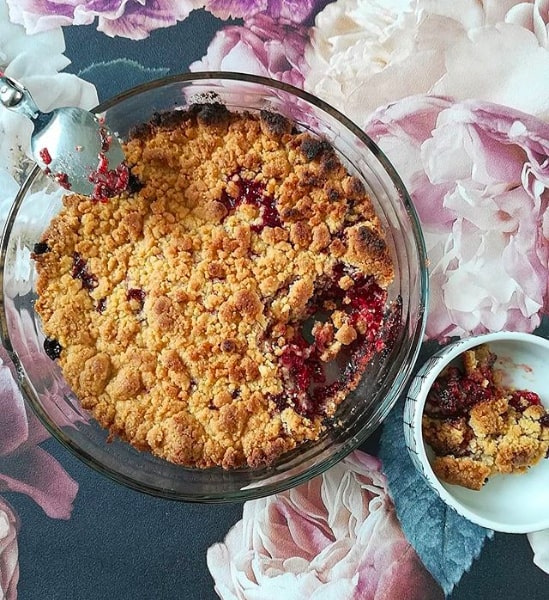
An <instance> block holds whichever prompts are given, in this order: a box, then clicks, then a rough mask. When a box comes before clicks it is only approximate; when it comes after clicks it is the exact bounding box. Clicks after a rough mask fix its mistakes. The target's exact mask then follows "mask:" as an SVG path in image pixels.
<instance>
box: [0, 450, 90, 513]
mask: <svg viewBox="0 0 549 600" xmlns="http://www.w3.org/2000/svg"><path fill="white" fill-rule="evenodd" d="M0 464H1V468H2V473H0V488H3V489H7V490H9V491H11V492H21V493H23V494H26V495H27V496H30V497H31V498H32V499H33V500H34V501H35V502H36V503H37V504H38V505H39V506H40V507H41V508H42V509H43V510H44V512H45V513H46V514H47V515H48V516H49V517H52V518H53V519H68V518H70V514H71V510H72V503H73V501H74V499H75V497H76V493H77V491H78V484H77V483H76V481H74V480H73V479H72V478H71V477H70V476H69V475H68V474H67V473H66V471H65V470H64V469H63V467H62V466H61V465H60V464H59V463H58V462H57V460H55V458H53V457H52V456H51V455H50V454H48V453H47V452H46V451H45V450H43V449H42V448H37V447H35V448H29V449H27V450H26V452H25V453H24V454H21V453H18V454H16V455H12V456H8V457H3V458H2V461H1V463H0Z"/></svg>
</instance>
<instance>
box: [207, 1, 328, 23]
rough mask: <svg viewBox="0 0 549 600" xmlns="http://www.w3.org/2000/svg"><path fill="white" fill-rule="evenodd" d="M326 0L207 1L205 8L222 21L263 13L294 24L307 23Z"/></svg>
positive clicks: (247, 17) (246, 17)
mask: <svg viewBox="0 0 549 600" xmlns="http://www.w3.org/2000/svg"><path fill="white" fill-rule="evenodd" d="M323 4H325V0H206V3H205V8H206V10H207V11H209V12H211V13H212V14H213V15H215V16H216V17H219V18H220V19H230V18H233V19H237V18H243V19H245V20H247V19H249V18H251V17H254V16H256V15H258V14H259V13H263V14H265V15H266V16H268V17H271V18H273V19H284V20H286V21H289V22H292V23H303V22H304V21H306V20H307V19H308V18H309V17H310V16H311V14H312V13H313V12H314V10H315V9H318V6H319V5H323Z"/></svg>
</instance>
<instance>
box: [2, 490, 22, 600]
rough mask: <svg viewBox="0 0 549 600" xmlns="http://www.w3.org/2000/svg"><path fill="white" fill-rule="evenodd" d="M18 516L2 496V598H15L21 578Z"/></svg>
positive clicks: (6, 599) (10, 599)
mask: <svg viewBox="0 0 549 600" xmlns="http://www.w3.org/2000/svg"><path fill="white" fill-rule="evenodd" d="M17 528H18V522H17V517H16V516H15V514H14V512H13V511H12V509H11V507H10V505H9V504H8V503H7V502H6V501H5V500H3V499H2V498H0V598H2V600H15V599H16V598H17V582H18V580H19V561H18V549H17Z"/></svg>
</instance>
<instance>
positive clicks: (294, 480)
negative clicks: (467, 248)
mask: <svg viewBox="0 0 549 600" xmlns="http://www.w3.org/2000/svg"><path fill="white" fill-rule="evenodd" d="M208 80H215V81H217V82H219V81H229V82H231V81H232V82H245V83H255V84H259V85H263V86H267V87H269V88H274V89H276V90H280V91H284V92H288V93H290V94H292V95H294V96H296V97H297V98H299V99H302V100H305V101H306V102H308V103H310V104H312V105H313V106H316V107H318V108H320V109H321V110H323V111H324V112H326V113H327V114H328V115H330V116H332V117H333V118H335V119H336V120H338V121H339V122H340V123H341V124H342V125H343V126H344V127H345V128H347V129H348V130H349V131H350V132H351V133H352V134H353V135H355V136H356V137H357V138H359V139H360V140H361V142H362V143H364V144H365V146H366V147H367V148H368V150H369V151H370V152H371V153H372V155H373V157H374V158H375V159H376V160H377V161H378V162H379V164H380V165H381V167H382V169H383V170H384V171H385V173H386V174H387V175H388V177H389V178H390V180H391V182H392V184H393V185H394V187H395V189H396V190H397V192H398V197H399V200H400V203H401V207H402V208H403V209H404V210H405V213H406V215H407V218H408V220H409V225H410V226H411V239H413V248H414V252H415V253H416V254H417V257H418V264H419V269H418V271H417V273H414V277H415V278H416V279H417V289H418V291H419V295H418V296H419V297H418V298H417V302H418V306H417V318H416V319H414V320H413V335H412V336H411V345H410V347H411V350H410V352H409V354H408V361H407V363H406V364H405V365H403V366H402V367H401V370H400V371H399V373H398V375H399V376H398V377H395V378H394V381H393V382H392V383H391V386H390V387H389V389H388V392H387V395H386V397H388V398H389V401H388V402H386V403H379V405H378V406H377V407H376V408H375V410H374V411H373V412H372V414H371V415H370V417H369V419H368V422H367V423H365V424H364V425H363V426H362V428H361V429H360V431H359V432H358V434H357V435H355V436H353V437H352V438H350V439H348V440H347V441H346V442H345V443H342V444H341V447H340V448H339V449H338V451H337V452H335V453H331V454H330V455H328V456H323V457H322V458H321V459H320V460H319V461H318V462H317V463H316V464H314V465H312V466H309V467H308V468H307V469H306V470H305V471H303V472H301V473H298V474H291V475H289V476H288V477H285V478H284V477H283V478H282V480H280V481H279V480H278V477H277V478H276V479H277V480H276V481H274V482H272V483H269V484H268V485H266V486H264V487H255V486H254V485H251V486H245V487H243V488H240V489H239V490H237V491H231V492H230V493H229V492H226V491H224V492H220V493H207V494H206V495H205V494H194V495H193V494H189V495H184V494H181V493H179V492H174V491H172V490H168V489H166V488H163V487H158V486H155V485H145V486H144V485H143V484H142V483H140V482H136V481H134V480H133V479H132V478H131V477H129V476H127V475H124V474H123V473H121V472H120V471H117V470H115V469H112V468H110V467H105V466H104V465H102V464H101V463H99V462H98V461H97V460H96V459H95V458H94V457H93V456H92V455H91V454H90V453H89V452H87V451H86V450H84V449H83V448H82V447H81V446H80V445H78V444H76V443H75V442H73V441H72V440H71V439H70V438H68V437H67V436H66V435H65V434H64V432H63V431H62V430H61V429H59V428H58V426H57V425H56V424H55V423H53V422H52V421H51V419H50V418H49V416H48V415H47V414H46V412H45V411H44V410H43V408H42V407H41V405H40V403H39V401H37V399H35V398H34V393H33V391H32V386H31V385H30V382H29V381H28V380H27V377H26V375H25V373H24V369H23V366H22V364H21V362H20V360H19V358H18V356H17V353H16V351H15V350H14V348H13V345H12V344H11V340H10V336H9V331H8V324H7V323H8V319H7V314H6V304H5V301H4V269H5V263H6V252H7V248H8V242H9V238H10V233H11V231H12V228H13V226H14V222H15V219H16V216H17V213H18V210H19V208H20V206H21V203H22V201H23V199H24V197H25V196H26V194H27V192H28V191H29V189H30V188H31V186H32V184H33V182H34V180H35V179H36V178H37V177H38V176H39V174H40V173H41V169H40V168H39V167H38V165H36V166H35V167H34V168H33V169H32V171H31V172H30V173H29V175H28V176H27V178H26V180H25V181H24V182H23V184H22V185H21V187H20V189H19V191H18V193H17V195H16V197H15V199H14V200H13V202H12V205H11V207H10V209H9V212H8V215H7V218H6V221H5V224H4V227H3V230H2V234H1V238H0V341H1V342H2V344H3V346H4V348H5V350H6V351H7V353H8V355H9V357H10V359H11V360H12V362H13V364H14V365H15V372H16V375H17V377H16V381H17V383H18V384H19V387H20V389H21V391H22V392H23V396H24V398H25V400H26V401H27V403H28V404H29V405H30V406H31V408H32V410H33V412H34V413H35V414H36V415H37V417H38V418H39V420H40V421H41V423H42V424H43V425H44V426H45V428H46V429H47V430H48V431H49V433H50V434H51V435H52V436H53V437H54V438H55V439H56V440H57V441H59V442H60V443H61V445H62V446H64V447H65V448H66V449H67V450H69V451H70V453H71V454H73V455H74V456H76V457H77V458H78V459H80V460H81V461H82V462H84V463H85V464H87V465H88V466H89V467H91V468H92V469H94V470H95V471H97V472H99V473H102V474H103V475H105V476H107V477H108V478H110V479H111V480H113V481H115V482H117V483H120V484H124V485H125V486H127V487H129V488H131V489H135V490H137V491H140V492H142V493H145V494H149V495H152V496H156V497H162V498H167V499H171V500H179V501H183V502H207V503H221V502H235V501H243V500H248V499H255V498H261V497H264V496H267V495H270V494H274V493H279V492H282V491H285V490H287V489H290V488H292V487H295V486H297V485H299V484H301V483H305V482H306V481H309V480H310V479H312V478H313V477H315V476H318V475H320V474H322V473H323V472H325V471H326V470H327V469H329V468H330V467H332V466H333V465H335V464H336V463H338V462H339V461H340V460H342V459H343V458H345V456H347V455H348V454H350V453H351V452H352V451H354V450H356V449H357V448H358V446H360V445H361V444H362V443H363V442H364V441H365V440H366V439H367V437H369V435H371V433H372V432H373V431H374V429H372V430H371V431H369V432H368V431H366V430H367V426H368V423H371V421H372V420H376V421H377V424H378V425H377V426H379V424H380V423H381V422H382V421H383V419H385V417H386V416H387V414H388V413H389V412H390V410H391V409H392V408H393V407H394V405H395V403H396V402H397V400H398V398H399V397H400V396H401V395H402V393H403V391H404V389H405V387H406V384H407V383H408V381H409V380H410V378H411V375H412V371H413V367H414V365H415V363H416V360H417V357H418V354H419V351H420V348H421V344H422V340H423V337H424V333H425V328H426V320H427V306H428V300H429V273H428V267H427V265H428V258H427V250H426V244H425V239H424V236H423V232H422V229H421V224H420V220H419V216H418V214H417V211H416V209H415V207H414V204H413V202H412V200H411V198H410V196H409V194H408V191H407V189H406V187H405V185H404V183H403V181H402V179H401V177H400V175H399V174H398V173H397V171H396V169H395V168H394V167H393V165H392V163H391V162H390V161H389V159H388V158H387V157H386V156H385V154H384V153H383V151H382V150H381V149H380V148H379V147H378V146H377V144H376V143H375V142H374V140H373V139H372V138H370V136H369V135H367V134H366V133H365V132H364V131H363V130H362V129H361V128H359V127H358V126H357V125H356V124H355V123H354V122H353V121H351V120H350V119H349V118H348V117H346V116H345V115H344V114H343V113H342V112H340V111H339V110H337V109H335V108H334V107H333V106H331V105H330V104H328V103H327V102H325V101H323V100H321V99H320V98H318V97H316V96H314V95H313V94H310V93H309V92H306V91H305V90H302V89H299V88H297V87H295V86H293V85H290V84H288V83H284V82H280V81H277V80H274V79H270V78H268V77H263V76H259V75H251V74H247V73H241V72H236V71H201V72H183V73H178V74H173V75H168V76H164V77H161V78H157V79H154V80H151V81H148V82H146V83H142V84H140V85H137V86H134V87H132V88H130V89H128V90H125V91H123V92H121V93H119V94H116V95H115V96H113V97H111V98H109V99H107V100H105V101H103V102H101V103H100V104H98V105H97V106H96V107H94V108H93V109H91V112H93V113H96V114H98V115H100V114H101V113H103V112H105V111H106V110H108V109H109V108H111V107H113V106H115V105H117V104H119V103H120V102H123V101H125V100H127V99H129V98H132V97H134V96H138V95H140V94H143V93H145V92H147V91H150V90H154V89H157V88H161V87H164V86H166V85H170V84H173V83H182V84H184V83H187V82H194V81H208ZM406 323H407V324H408V323H410V324H411V321H410V319H409V320H408V321H407V322H406ZM410 329H411V327H410ZM180 468H181V469H186V467H183V466H181V467H180ZM228 494H229V495H230V497H227V495H228Z"/></svg>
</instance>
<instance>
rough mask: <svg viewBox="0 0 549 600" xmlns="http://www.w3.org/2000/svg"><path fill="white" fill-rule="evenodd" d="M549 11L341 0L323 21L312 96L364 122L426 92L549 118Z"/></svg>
mask: <svg viewBox="0 0 549 600" xmlns="http://www.w3.org/2000/svg"><path fill="white" fill-rule="evenodd" d="M515 5H516V6H515ZM523 5H526V6H523ZM546 5H547V2H546V0H536V2H535V3H532V4H531V3H519V2H517V1H516V0H514V1H513V0H501V1H499V2H498V1H496V0H485V1H483V2H478V1H476V0H463V1H462V2H459V3H456V2H454V1H453V0H436V1H435V0H383V1H382V0H338V1H337V2H334V3H331V4H328V6H327V7H326V8H325V9H324V10H323V11H322V12H320V13H319V14H318V15H317V16H316V19H315V27H314V28H313V29H312V32H311V40H310V44H309V45H308V46H307V48H306V60H307V64H308V68H307V69H306V70H305V84H304V85H305V89H306V90H307V91H310V92H312V93H314V94H316V95H318V96H319V97H320V98H322V99H324V100H326V101H327V102H330V103H331V104H333V105H334V106H335V107H336V108H338V109H339V110H341V111H342V112H344V113H345V114H346V115H347V116H349V117H350V118H351V119H353V120H355V121H356V122H357V123H358V124H359V125H362V124H363V123H364V121H365V119H366V118H367V116H368V114H369V113H370V112H371V111H373V110H375V109H377V108H378V107H380V106H384V105H386V104H388V103H389V102H394V101H395V100H398V99H400V98H404V97H407V96H410V95H413V94H420V93H421V94H422V93H429V94H434V95H450V96H454V97H455V98H456V99H459V100H464V99H470V98H475V99H482V100H486V101H490V102H495V103H498V104H504V105H507V106H511V107H513V108H516V109H519V110H522V111H524V112H529V113H532V114H535V115H537V116H539V117H540V118H543V119H549V48H547V45H546V41H547V21H548V18H549V17H548V12H547V7H546ZM519 6H520V10H519ZM525 89H528V90H529V93H527V94H525V93H524V90H525Z"/></svg>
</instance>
